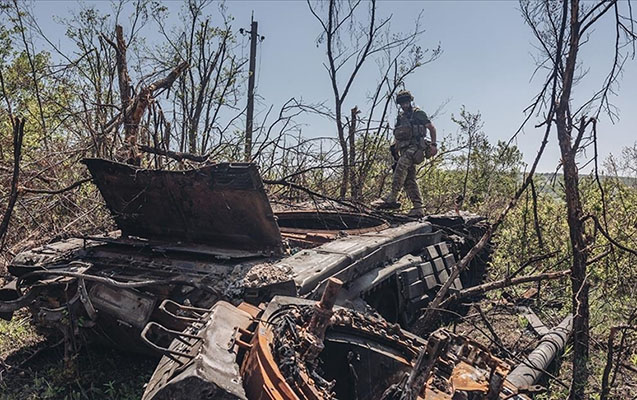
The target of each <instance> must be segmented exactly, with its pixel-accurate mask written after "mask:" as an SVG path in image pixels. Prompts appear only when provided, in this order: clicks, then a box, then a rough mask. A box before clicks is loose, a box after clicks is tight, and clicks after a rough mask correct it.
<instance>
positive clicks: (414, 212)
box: [407, 205, 425, 218]
mask: <svg viewBox="0 0 637 400" xmlns="http://www.w3.org/2000/svg"><path fill="white" fill-rule="evenodd" d="M407 216H408V217H412V218H422V217H424V216H425V208H424V207H423V206H416V205H414V207H413V208H412V209H411V210H409V212H408V213H407Z"/></svg>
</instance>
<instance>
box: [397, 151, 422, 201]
mask: <svg viewBox="0 0 637 400" xmlns="http://www.w3.org/2000/svg"><path fill="white" fill-rule="evenodd" d="M417 151H418V147H417V146H409V147H406V148H403V149H401V150H400V151H399V154H400V157H399V158H398V161H397V162H396V169H395V170H394V176H393V179H392V184H391V193H390V197H391V198H393V199H394V201H395V199H396V198H398V194H399V193H400V190H401V189H402V188H403V187H404V188H405V193H407V197H409V200H411V202H412V204H413V205H414V208H422V206H423V204H422V196H421V195H420V188H419V187H418V183H417V182H416V162H415V160H414V155H415V153H416V152H417Z"/></svg>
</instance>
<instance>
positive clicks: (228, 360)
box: [142, 301, 258, 400]
mask: <svg viewBox="0 0 637 400" xmlns="http://www.w3.org/2000/svg"><path fill="white" fill-rule="evenodd" d="M250 311H252V312H254V311H258V310H256V309H252V310H250V308H249V306H243V307H242V309H239V308H236V307H234V306H232V305H231V304H229V303H226V302H223V301H220V302H218V303H217V304H215V305H214V306H213V307H212V308H211V309H210V313H209V315H208V316H207V317H206V320H205V321H202V322H203V323H205V325H203V327H202V328H201V329H200V330H194V331H193V332H191V333H195V334H196V336H195V335H192V336H190V337H180V338H178V339H175V340H174V341H173V343H172V344H171V346H170V348H171V349H172V350H176V351H180V352H184V353H189V354H190V356H189V357H191V358H190V360H189V361H187V362H185V363H184V364H183V365H181V364H180V363H179V362H175V361H172V360H171V358H170V357H168V356H164V357H163V358H162V359H161V361H160V362H159V365H158V366H157V369H156V370H155V372H154V373H153V376H152V377H151V379H150V382H149V383H148V385H147V386H146V391H145V392H144V395H143V397H142V399H143V400H168V399H170V400H175V399H180V400H181V399H204V398H205V399H223V400H246V399H247V398H248V397H247V396H246V393H245V391H244V388H243V382H242V378H241V375H240V373H239V365H238V364H237V360H236V356H237V350H238V346H239V345H241V343H243V342H241V343H240V342H239V340H238V338H237V335H238V332H239V331H245V330H246V329H247V328H248V326H249V325H250V323H251V322H252V319H253V317H254V315H251V314H250ZM199 325H201V324H199ZM184 360H185V359H181V361H180V362H182V363H183V362H184Z"/></svg>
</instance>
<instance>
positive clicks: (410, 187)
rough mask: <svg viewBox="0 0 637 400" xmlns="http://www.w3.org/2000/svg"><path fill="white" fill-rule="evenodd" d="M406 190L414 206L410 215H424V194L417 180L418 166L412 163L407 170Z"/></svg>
mask: <svg viewBox="0 0 637 400" xmlns="http://www.w3.org/2000/svg"><path fill="white" fill-rule="evenodd" d="M405 192H406V193H407V197H409V200H411V203H412V204H413V208H412V209H411V211H409V215H410V216H413V217H422V216H423V215H424V214H425V212H424V208H423V202H422V196H421V194H420V187H419V186H418V182H417V181H416V166H415V165H414V164H412V165H411V166H410V167H409V169H408V171H407V178H406V179H405Z"/></svg>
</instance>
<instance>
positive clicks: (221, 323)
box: [142, 278, 572, 400]
mask: <svg viewBox="0 0 637 400" xmlns="http://www.w3.org/2000/svg"><path fill="white" fill-rule="evenodd" d="M341 286H342V282H340V281H339V280H337V279H333V278H330V279H329V280H328V283H327V284H326V286H325V291H324V292H323V295H322V298H321V300H320V301H319V302H314V301H310V300H305V299H300V298H297V297H283V296H276V297H274V299H272V300H271V301H270V302H269V303H264V304H261V305H260V306H259V307H255V306H253V305H250V304H247V303H241V304H239V305H238V306H237V307H235V306H233V305H231V304H229V303H227V302H224V301H220V302H218V303H216V304H215V305H214V306H212V307H211V308H210V309H208V310H204V309H197V310H194V309H192V308H190V309H184V310H183V311H185V312H187V313H189V315H190V317H191V318H192V323H191V325H190V326H189V327H188V328H187V329H186V330H184V331H183V332H173V334H174V335H175V338H174V340H173V342H172V343H171V345H170V347H168V348H165V349H164V354H165V355H164V357H162V359H161V360H160V362H159V364H158V366H157V368H156V369H155V372H154V374H153V375H152V377H151V379H150V381H149V383H148V384H147V385H146V390H145V393H144V395H143V397H142V400H187V399H224V400H248V399H249V400H334V399H340V400H358V399H368V400H416V399H422V400H424V399H429V400H433V399H435V400H445V399H447V400H483V399H487V400H499V399H517V400H530V398H531V397H528V396H527V395H533V394H534V393H537V392H541V391H543V390H544V388H543V387H541V386H539V385H537V382H538V380H539V378H540V377H541V376H542V374H543V373H544V371H546V368H547V367H548V365H549V364H550V363H551V362H552V360H553V359H554V357H555V356H556V353H557V352H559V351H561V349H563V348H564V346H565V344H566V340H567V338H568V335H569V334H570V331H571V329H572V317H567V318H566V319H565V320H564V321H563V322H562V324H560V325H559V326H558V327H556V328H555V329H554V330H553V331H551V332H549V333H547V334H545V335H544V336H543V337H542V340H541V341H540V344H539V345H538V346H537V348H536V349H535V350H534V351H533V352H532V353H531V354H530V355H529V356H528V357H527V358H526V359H524V360H522V362H520V363H519V364H518V365H517V366H514V363H513V362H512V361H511V360H504V359H501V358H498V357H496V356H494V355H493V354H492V353H491V352H490V350H489V349H488V348H487V347H485V346H484V345H482V344H480V343H478V342H476V341H474V340H472V339H470V338H467V337H465V336H462V335H457V334H455V333H453V332H450V331H448V330H445V329H439V330H437V331H435V332H433V333H432V334H430V335H428V339H427V340H425V339H422V338H420V337H418V336H416V335H413V334H411V333H409V332H407V331H405V330H403V329H401V328H400V326H398V325H397V324H391V323H388V322H387V321H386V320H384V319H383V318H381V317H379V316H378V315H377V314H374V313H369V312H358V311H355V310H352V309H348V308H342V307H338V306H336V307H335V303H336V302H337V301H338V299H339V289H340V287H341Z"/></svg>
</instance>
